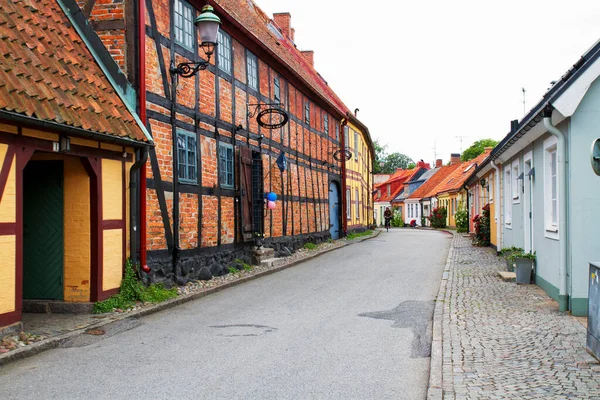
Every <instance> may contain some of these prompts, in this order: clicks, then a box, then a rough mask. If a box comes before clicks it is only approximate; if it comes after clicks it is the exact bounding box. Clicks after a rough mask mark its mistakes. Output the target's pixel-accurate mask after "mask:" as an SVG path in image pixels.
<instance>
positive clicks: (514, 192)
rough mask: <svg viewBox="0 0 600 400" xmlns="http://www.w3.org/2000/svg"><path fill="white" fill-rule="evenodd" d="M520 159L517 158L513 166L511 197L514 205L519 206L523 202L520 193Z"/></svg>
mask: <svg viewBox="0 0 600 400" xmlns="http://www.w3.org/2000/svg"><path fill="white" fill-rule="evenodd" d="M519 170H520V165H519V159H518V158H517V159H516V160H514V161H513V162H512V164H511V179H512V182H511V197H512V202H513V204H519V203H520V202H521V196H520V193H519V189H520V186H521V185H519V174H520V173H521V172H520V171H519Z"/></svg>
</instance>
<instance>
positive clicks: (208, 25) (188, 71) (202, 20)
mask: <svg viewBox="0 0 600 400" xmlns="http://www.w3.org/2000/svg"><path fill="white" fill-rule="evenodd" d="M213 11H214V9H213V8H212V7H211V6H210V5H208V4H207V5H205V6H204V7H202V11H201V13H200V15H199V16H198V17H197V18H196V21H194V25H196V28H197V29H198V32H199V33H200V46H199V47H200V48H201V49H202V51H203V52H204V54H205V55H206V57H207V59H206V61H197V62H183V63H179V64H177V66H175V54H173V56H172V58H171V66H170V68H169V72H170V73H171V134H172V139H173V153H172V158H173V273H174V274H175V276H177V270H176V267H177V259H178V258H179V251H180V248H179V146H178V138H177V117H176V114H177V86H178V84H179V77H180V76H181V77H183V78H190V77H192V76H194V75H196V74H197V73H198V71H200V70H205V69H207V68H208V66H209V65H210V57H211V56H212V55H213V53H214V51H215V47H216V45H217V35H218V33H219V27H220V25H221V19H220V18H219V17H218V16H216V15H215V14H214V13H213ZM196 145H197V144H196Z"/></svg>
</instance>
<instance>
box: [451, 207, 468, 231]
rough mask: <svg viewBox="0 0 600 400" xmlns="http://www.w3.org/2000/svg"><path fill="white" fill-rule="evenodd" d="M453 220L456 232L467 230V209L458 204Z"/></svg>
mask: <svg viewBox="0 0 600 400" xmlns="http://www.w3.org/2000/svg"><path fill="white" fill-rule="evenodd" d="M454 221H456V231H457V232H458V233H465V232H469V213H468V212H467V209H466V208H464V207H463V206H462V203H461V204H459V206H458V210H457V211H456V214H454Z"/></svg>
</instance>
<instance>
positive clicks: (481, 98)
mask: <svg viewBox="0 0 600 400" xmlns="http://www.w3.org/2000/svg"><path fill="white" fill-rule="evenodd" d="M254 1H255V3H256V4H257V5H258V6H259V7H260V8H261V9H262V10H263V11H265V12H266V13H267V14H268V15H269V16H271V17H272V15H273V13H275V12H289V13H291V15H292V27H294V28H295V29H296V37H295V41H296V45H297V46H298V48H299V49H301V50H314V51H315V56H314V59H315V68H316V69H317V71H319V73H320V74H321V75H322V76H323V77H324V78H325V80H327V82H328V83H329V85H330V86H331V87H332V88H333V90H335V92H336V93H337V94H338V95H339V96H340V98H341V99H342V100H343V101H344V103H345V104H346V105H347V106H348V108H349V109H351V110H354V109H355V108H359V109H360V111H359V112H358V118H359V119H360V120H361V121H362V122H363V123H364V124H365V125H366V126H367V127H368V128H369V131H370V133H371V136H372V137H373V139H378V140H379V142H380V143H382V144H387V145H388V152H395V151H398V152H401V153H404V154H406V155H408V156H409V157H411V158H412V159H413V160H415V161H417V160H419V159H424V160H425V161H427V162H432V161H433V160H434V159H435V157H434V147H435V152H436V153H437V157H438V158H442V159H443V160H444V162H446V161H448V160H449V158H450V153H453V152H460V151H461V139H460V138H459V137H462V149H466V148H467V147H469V146H470V145H471V144H472V143H473V142H474V141H476V140H478V139H482V138H488V137H489V138H493V139H496V140H500V139H502V138H503V137H504V136H505V135H506V134H507V133H508V131H509V128H510V121H511V120H512V119H519V120H520V119H521V118H522V117H523V115H524V112H523V93H522V91H521V88H523V87H524V88H525V90H526V107H527V111H529V109H531V108H532V107H533V106H534V105H535V104H536V103H537V102H538V101H539V100H540V99H541V97H542V95H543V94H544V92H545V91H546V89H547V88H548V87H549V86H550V82H551V81H552V80H558V79H559V78H560V77H561V76H562V75H563V74H564V73H565V72H566V71H567V70H568V69H569V68H570V67H571V66H572V65H573V64H574V63H575V62H576V61H577V60H578V59H579V57H580V56H581V55H583V53H585V51H587V50H588V49H589V48H590V47H591V46H592V45H593V44H594V43H595V42H596V41H597V40H598V39H600V0H571V1H566V0H563V1H558V0H501V1H493V2H492V1H488V0H454V1H448V0H429V1H421V0H417V1H414V0H413V1H407V0H370V1H364V0H363V1H358V0H319V1H317V0H254Z"/></svg>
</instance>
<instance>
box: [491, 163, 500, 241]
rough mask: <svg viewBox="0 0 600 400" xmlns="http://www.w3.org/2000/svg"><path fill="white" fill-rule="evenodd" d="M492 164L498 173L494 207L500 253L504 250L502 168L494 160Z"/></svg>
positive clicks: (495, 180)
mask: <svg viewBox="0 0 600 400" xmlns="http://www.w3.org/2000/svg"><path fill="white" fill-rule="evenodd" d="M490 163H491V164H492V167H494V170H495V171H496V173H495V174H494V175H495V176H494V197H495V198H496V204H495V207H494V219H495V220H496V242H497V243H496V251H500V250H502V238H501V235H500V234H501V232H502V223H501V221H500V206H501V201H500V199H501V198H502V196H501V195H500V167H499V166H497V165H496V163H495V161H494V160H492V161H491V162H490Z"/></svg>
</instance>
